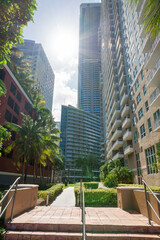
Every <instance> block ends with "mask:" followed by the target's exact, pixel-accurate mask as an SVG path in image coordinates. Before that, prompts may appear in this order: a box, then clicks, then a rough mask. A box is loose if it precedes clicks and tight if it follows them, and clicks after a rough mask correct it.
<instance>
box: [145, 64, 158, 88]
mask: <svg viewBox="0 0 160 240" xmlns="http://www.w3.org/2000/svg"><path fill="white" fill-rule="evenodd" d="M159 76H160V59H159V61H158V62H157V64H156V65H155V67H154V69H153V70H152V72H151V73H150V74H149V76H148V78H147V86H148V87H156V86H158V84H159Z"/></svg>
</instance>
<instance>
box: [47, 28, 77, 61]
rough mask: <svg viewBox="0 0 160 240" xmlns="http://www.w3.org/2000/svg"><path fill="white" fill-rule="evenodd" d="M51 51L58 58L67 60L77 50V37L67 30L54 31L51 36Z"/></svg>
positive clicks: (73, 55) (75, 53)
mask: <svg viewBox="0 0 160 240" xmlns="http://www.w3.org/2000/svg"><path fill="white" fill-rule="evenodd" d="M52 46H53V51H54V53H55V54H56V55H57V58H58V59H59V60H62V61H63V60H68V59H70V58H72V57H75V55H77V52H78V38H76V36H75V35H74V34H73V33H71V32H67V31H60V32H58V33H54V37H53V38H52Z"/></svg>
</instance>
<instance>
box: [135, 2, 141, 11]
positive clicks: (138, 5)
mask: <svg viewBox="0 0 160 240" xmlns="http://www.w3.org/2000/svg"><path fill="white" fill-rule="evenodd" d="M142 3H143V1H142V0H141V1H137V5H136V7H135V10H136V12H140V10H141V6H142Z"/></svg>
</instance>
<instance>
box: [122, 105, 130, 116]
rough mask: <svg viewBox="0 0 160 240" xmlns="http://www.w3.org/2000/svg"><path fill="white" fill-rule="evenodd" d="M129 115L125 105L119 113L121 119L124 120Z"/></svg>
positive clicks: (127, 106) (127, 107)
mask: <svg viewBox="0 0 160 240" xmlns="http://www.w3.org/2000/svg"><path fill="white" fill-rule="evenodd" d="M128 113H129V105H127V104H126V105H125V106H124V107H123V109H122V112H121V117H122V118H124V117H125V116H126V115H127V114H128Z"/></svg>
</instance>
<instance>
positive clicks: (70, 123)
mask: <svg viewBox="0 0 160 240" xmlns="http://www.w3.org/2000/svg"><path fill="white" fill-rule="evenodd" d="M61 138H62V142H61V143H60V147H61V149H62V153H63V155H64V163H65V177H67V178H69V179H70V181H75V180H80V179H81V178H87V176H83V174H82V170H81V169H79V168H77V167H76V164H75V163H76V160H78V159H79V158H80V157H84V156H88V155H92V156H94V157H95V158H96V159H98V160H99V159H100V155H101V152H100V149H101V143H100V140H101V123H100V118H99V117H98V116H96V115H94V114H92V113H87V112H86V111H84V110H81V109H78V108H75V107H72V106H62V111H61ZM98 176H99V171H98V170H97V171H93V177H95V178H97V177H98Z"/></svg>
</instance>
